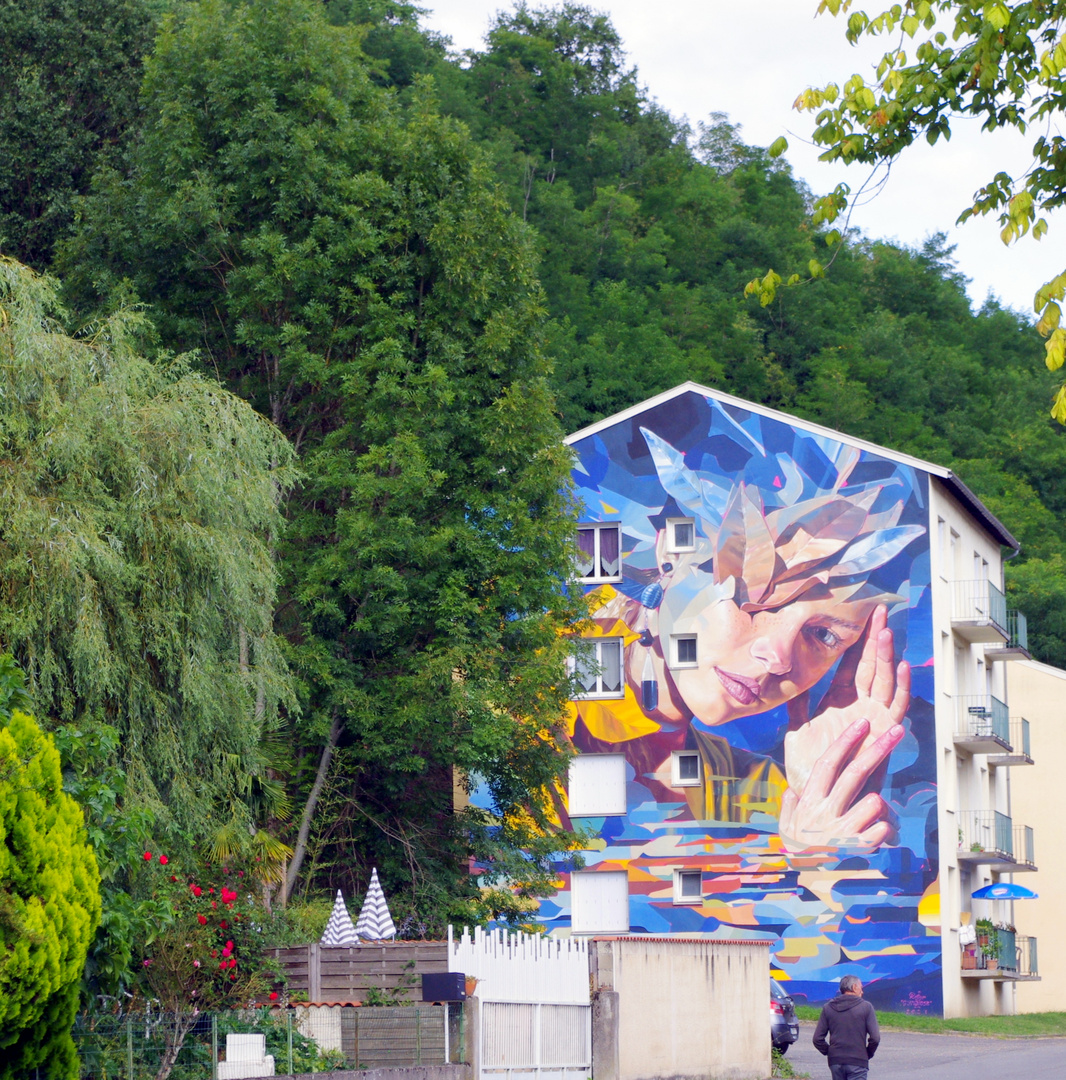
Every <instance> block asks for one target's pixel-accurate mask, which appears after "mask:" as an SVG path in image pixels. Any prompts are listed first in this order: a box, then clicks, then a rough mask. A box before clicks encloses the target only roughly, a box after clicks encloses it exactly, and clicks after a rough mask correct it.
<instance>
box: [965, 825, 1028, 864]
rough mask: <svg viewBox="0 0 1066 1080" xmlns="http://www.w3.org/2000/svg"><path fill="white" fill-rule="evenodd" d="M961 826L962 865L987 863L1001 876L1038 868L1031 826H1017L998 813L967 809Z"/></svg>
mask: <svg viewBox="0 0 1066 1080" xmlns="http://www.w3.org/2000/svg"><path fill="white" fill-rule="evenodd" d="M958 825H959V852H958V859H959V862H960V864H962V865H967V864H968V865H971V866H973V865H977V864H984V865H987V866H988V867H990V868H991V869H992V870H995V871H999V872H1000V873H1012V872H1018V871H1024V870H1035V869H1036V861H1035V858H1034V855H1033V830H1032V829H1031V828H1029V826H1028V825H1015V824H1014V822H1013V821H1011V819H1010V818H1009V817H1007V815H1006V814H1001V813H999V811H998V810H963V811H962V812H961V813H960V814H959V815H958Z"/></svg>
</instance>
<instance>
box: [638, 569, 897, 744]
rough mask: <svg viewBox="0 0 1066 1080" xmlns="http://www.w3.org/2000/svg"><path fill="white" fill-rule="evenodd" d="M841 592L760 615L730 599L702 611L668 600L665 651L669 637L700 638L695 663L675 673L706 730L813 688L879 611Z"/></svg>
mask: <svg viewBox="0 0 1066 1080" xmlns="http://www.w3.org/2000/svg"><path fill="white" fill-rule="evenodd" d="M841 592H842V590H841V591H835V590H831V589H830V590H822V591H820V592H819V593H816V594H814V595H813V596H811V598H810V599H805V598H804V596H802V595H801V596H800V597H799V599H797V600H795V601H793V602H792V603H790V604H786V605H784V606H783V607H780V608H774V609H770V610H767V611H759V612H756V613H755V614H754V615H749V614H748V613H746V612H744V611H742V610H741V609H740V608H739V607H738V606H737V604H736V603H735V602H734V601H733V600H730V599H711V600H710V601H709V602H705V605H704V606H703V607H702V608H701V609H699V610H693V602H692V600H691V599H690V601H689V602H688V603H687V604H684V606H683V607H682V608H681V609H680V610H671V609H672V608H674V605H672V604H670V602H669V598H668V597H664V602H663V610H662V612H661V618H660V625H659V628H660V634H661V636H662V644H663V649H664V653H666V650H667V649H668V648H669V647H670V642H669V640H668V639H669V636H670V635H671V634H673V633H683V634H693V633H694V634H695V635H696V663H695V664H694V665H693V666H691V667H674V668H672V670H671V672H670V675H671V678H672V679H673V681H674V684H675V686H676V687H677V689H678V692H679V694H680V695H681V697H682V698H683V699H684V702H685V705H686V706H687V707H688V709H689V711H690V712H691V713H692V715H693V716H694V717H696V718H697V719H698V720H700V721H702V722H703V723H705V724H709V725H715V724H724V723H726V722H727V721H729V720H735V719H738V718H739V717H742V716H750V715H752V714H754V713H762V712H766V711H768V710H770V709H773V708H775V707H776V706H778V705H781V704H783V703H784V702H786V701H791V700H792V699H793V698H795V697H798V696H799V695H800V694H802V693H803V692H804V691H806V690H809V689H810V688H811V687H812V686H814V684H815V683H816V682H817V681H818V680H819V679H820V678H821V677H822V676H823V675H824V674H825V673H826V672H827V671H828V670H829V669H830V668H831V667H832V666H833V665H834V664H835V663H836V662H837V660H839V659H840V657H841V656H842V655H843V654H844V652H845V651H846V650H847V648H848V647H849V646H850V645H852V644H854V643H855V642H856V641H857V640H858V639H859V637H861V635H862V632H863V630H864V629H865V627H866V623H867V622H868V621H869V618H870V616H871V615H872V614H873V611H874V608H875V607H876V606H877V601H876V600H873V599H865V600H854V601H853V600H846V599H844V598H843V596H842V595H840V593H841ZM807 595H811V594H807ZM667 655H669V654H668V653H667Z"/></svg>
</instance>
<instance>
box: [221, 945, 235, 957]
mask: <svg viewBox="0 0 1066 1080" xmlns="http://www.w3.org/2000/svg"><path fill="white" fill-rule="evenodd" d="M231 952H233V946H232V945H227V946H226V947H225V948H224V949H223V950H222V955H223V956H229V954H230V953H231Z"/></svg>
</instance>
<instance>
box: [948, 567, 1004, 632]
mask: <svg viewBox="0 0 1066 1080" xmlns="http://www.w3.org/2000/svg"><path fill="white" fill-rule="evenodd" d="M952 599H953V602H952V609H951V623H952V626H953V627H954V629H955V630H956V632H957V633H959V635H960V636H962V637H965V638H966V639H967V640H969V641H1005V640H1007V638H1008V631H1007V598H1006V597H1005V596H1004V595H1003V593H1002V592H1000V590H999V589H998V588H996V586H995V585H993V584H992V582H991V581H989V580H987V579H986V578H978V579H977V580H976V581H956V582H955V583H954V596H953V598H952Z"/></svg>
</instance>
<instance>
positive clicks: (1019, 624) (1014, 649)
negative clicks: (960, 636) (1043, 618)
mask: <svg viewBox="0 0 1066 1080" xmlns="http://www.w3.org/2000/svg"><path fill="white" fill-rule="evenodd" d="M962 632H963V633H965V629H964V630H963V631H962ZM1031 655H1032V654H1031V653H1030V652H1029V624H1028V623H1027V622H1026V619H1025V616H1024V615H1023V614H1022V613H1021V612H1020V611H1008V612H1007V640H1006V641H1005V642H1004V643H1003V644H1002V645H995V646H993V647H992V648H990V649H985V659H986V660H1029V659H1031Z"/></svg>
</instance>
